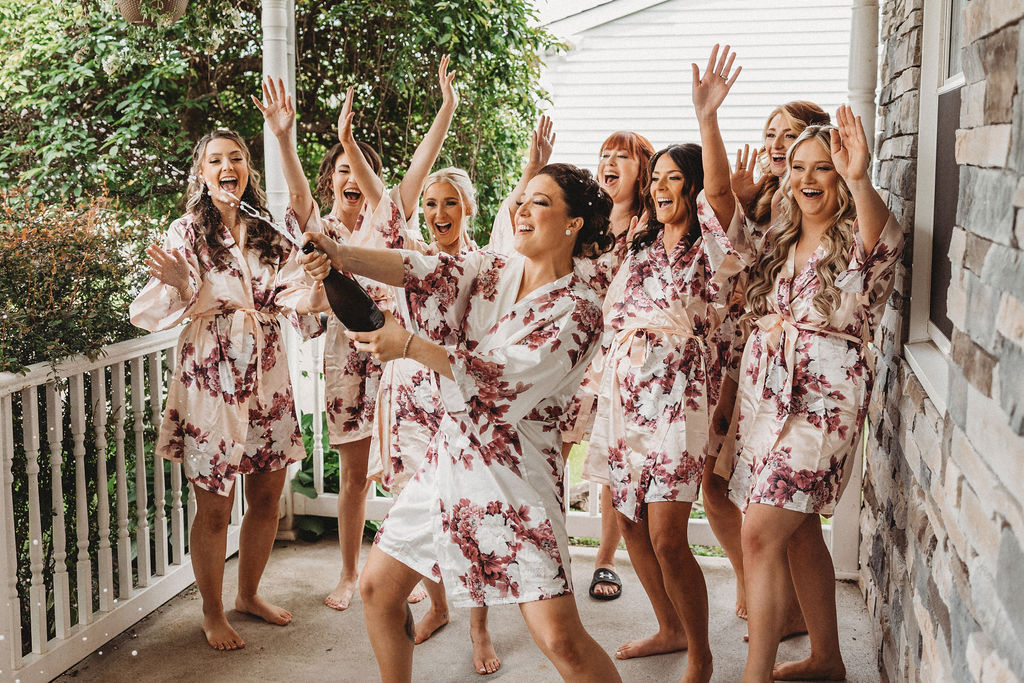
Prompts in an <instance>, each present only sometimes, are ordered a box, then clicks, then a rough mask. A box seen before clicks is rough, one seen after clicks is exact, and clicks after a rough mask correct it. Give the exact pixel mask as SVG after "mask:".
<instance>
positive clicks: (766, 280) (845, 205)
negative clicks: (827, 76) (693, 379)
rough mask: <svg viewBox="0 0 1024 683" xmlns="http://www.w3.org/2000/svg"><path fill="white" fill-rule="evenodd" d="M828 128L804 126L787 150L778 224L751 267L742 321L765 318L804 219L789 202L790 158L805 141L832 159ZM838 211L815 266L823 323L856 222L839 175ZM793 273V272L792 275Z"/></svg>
mask: <svg viewBox="0 0 1024 683" xmlns="http://www.w3.org/2000/svg"><path fill="white" fill-rule="evenodd" d="M832 130H835V128H834V127H833V126H808V127H807V128H805V129H804V132H803V133H801V134H800V137H798V138H797V139H796V140H795V141H794V142H793V145H792V146H791V147H790V148H789V152H788V153H787V154H786V165H787V167H788V170H787V171H786V175H785V177H784V178H783V179H782V185H781V187H782V201H781V203H780V206H779V209H780V217H779V220H778V221H777V222H776V223H775V225H774V226H773V227H772V229H771V231H770V232H769V233H768V235H767V236H766V240H768V244H769V245H770V246H769V248H768V249H766V250H764V251H762V253H761V257H760V259H759V260H758V263H757V265H756V266H755V269H754V273H753V275H752V277H751V279H750V285H749V286H748V287H747V291H746V295H747V309H748V313H747V314H746V315H745V316H744V319H745V320H753V319H756V318H760V317H761V316H763V315H765V314H767V313H768V310H769V308H768V297H770V296H771V295H772V292H773V291H774V289H775V281H776V279H777V278H778V276H779V272H780V271H781V270H782V266H783V264H784V263H785V262H786V259H787V258H788V257H789V248H790V247H791V246H792V245H794V244H796V241H797V240H798V239H799V238H800V233H801V226H802V224H803V214H802V213H801V212H800V207H799V206H798V205H797V203H796V201H795V200H794V198H793V186H792V185H791V184H790V174H791V173H792V169H793V155H794V154H795V153H796V150H797V148H799V147H800V145H802V144H803V143H805V142H814V143H817V144H819V145H821V146H822V148H823V149H824V150H825V151H826V152H828V153H829V158H831V156H832V148H831V137H830V131H832ZM838 192H839V207H838V209H837V210H836V213H835V215H834V216H833V217H832V221H831V223H830V225H829V227H828V228H827V229H826V230H825V233H824V234H823V235H822V237H821V243H822V245H824V247H825V255H824V256H823V257H822V258H821V259H820V260H819V261H818V262H817V263H816V264H815V266H814V274H815V275H816V276H817V277H818V281H819V282H820V283H821V289H820V290H819V291H818V293H817V294H815V295H814V308H815V309H816V310H817V311H818V312H819V313H820V314H821V315H822V316H824V318H825V320H826V321H827V320H828V319H829V318H830V317H831V316H832V312H833V311H834V310H835V309H836V307H837V306H838V305H839V288H838V287H836V277H837V276H838V275H839V273H841V272H842V271H843V270H845V269H846V267H847V266H848V265H849V262H850V247H851V246H852V245H853V236H854V235H853V230H854V228H853V224H854V221H855V220H856V219H857V207H856V205H855V204H854V203H853V195H851V194H850V188H849V187H847V185H846V181H845V180H843V178H842V176H839V178H838ZM795 275H796V274H795V273H794V276H795Z"/></svg>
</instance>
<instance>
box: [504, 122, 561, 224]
mask: <svg viewBox="0 0 1024 683" xmlns="http://www.w3.org/2000/svg"><path fill="white" fill-rule="evenodd" d="M553 125H554V124H553V123H552V121H551V117H550V116H548V115H547V114H541V115H540V118H539V119H537V127H536V128H534V129H533V132H532V133H530V153H529V154H528V155H527V157H526V165H525V166H524V167H523V175H522V176H520V178H519V182H518V183H516V186H515V189H513V190H512V194H510V195H509V197H510V198H511V199H512V201H513V204H512V205H513V207H514V206H515V202H518V201H519V198H520V197H522V196H523V192H525V191H526V186H527V185H528V184H529V183H530V181H531V180H533V177H534V176H535V175H537V173H538V172H539V171H540V169H542V168H544V167H545V166H547V165H548V159H550V158H551V148H552V147H553V146H554V144H555V134H554V133H553V132H552V131H551V129H552V127H553Z"/></svg>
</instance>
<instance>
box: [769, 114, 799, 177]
mask: <svg viewBox="0 0 1024 683" xmlns="http://www.w3.org/2000/svg"><path fill="white" fill-rule="evenodd" d="M799 136H800V131H798V130H797V129H796V128H795V127H794V126H793V124H792V123H791V122H790V120H789V119H788V118H787V117H786V115H785V114H783V113H782V112H779V113H778V114H776V115H775V116H773V117H772V119H771V121H769V122H768V127H767V128H765V130H764V148H765V150H766V151H767V153H768V168H769V170H771V172H772V175H774V176H776V177H777V178H781V177H782V176H784V175H786V152H788V151H789V148H790V147H791V146H792V145H793V142H794V141H795V140H796V139H797V138H798V137H799Z"/></svg>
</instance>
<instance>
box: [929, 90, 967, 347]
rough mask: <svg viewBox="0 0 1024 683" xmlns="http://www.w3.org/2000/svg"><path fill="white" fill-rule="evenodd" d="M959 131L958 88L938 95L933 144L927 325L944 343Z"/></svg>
mask: <svg viewBox="0 0 1024 683" xmlns="http://www.w3.org/2000/svg"><path fill="white" fill-rule="evenodd" d="M959 127H960V88H957V89H956V90H952V91H950V92H946V93H942V94H941V95H939V115H938V126H937V133H938V135H937V136H936V140H935V214H934V216H933V217H932V288H931V289H932V294H931V316H930V318H931V321H932V322H933V323H934V324H935V326H936V327H938V328H939V330H941V331H942V334H944V335H945V336H946V338H947V339H949V338H952V336H953V323H952V322H950V320H949V317H947V315H946V292H947V290H949V281H950V278H951V271H950V263H949V242H950V239H951V238H952V236H953V224H954V223H955V222H956V204H957V197H958V194H959V191H960V168H959V167H958V166H957V165H956V155H955V147H956V129H957V128H959Z"/></svg>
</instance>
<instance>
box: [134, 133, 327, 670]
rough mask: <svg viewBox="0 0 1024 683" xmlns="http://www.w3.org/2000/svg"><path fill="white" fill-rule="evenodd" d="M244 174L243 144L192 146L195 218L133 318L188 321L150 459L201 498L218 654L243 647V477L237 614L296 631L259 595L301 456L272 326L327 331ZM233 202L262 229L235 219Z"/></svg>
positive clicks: (158, 324) (206, 140)
mask: <svg viewBox="0 0 1024 683" xmlns="http://www.w3.org/2000/svg"><path fill="white" fill-rule="evenodd" d="M289 141H290V139H289ZM286 151H287V150H286ZM291 152H292V154H293V155H294V148H292V150H291ZM295 159H296V162H297V156H296V157H295ZM249 163H250V162H249V153H248V150H247V149H246V147H245V143H244V142H243V141H242V139H241V138H240V137H239V136H238V134H237V133H234V132H231V131H216V132H214V133H212V134H210V135H207V136H205V137H203V138H202V139H201V140H200V141H199V142H198V143H197V144H196V147H195V150H194V151H193V158H192V170H191V172H190V177H191V178H193V180H192V181H191V182H190V184H189V188H188V195H187V206H188V214H186V215H185V216H184V217H182V218H180V219H178V220H176V221H175V222H174V223H172V224H171V227H170V229H169V230H168V232H167V235H166V237H165V239H164V244H163V248H161V247H158V246H156V245H151V246H150V247H149V248H148V249H147V254H148V255H149V257H150V258H149V260H148V261H147V264H148V265H149V266H150V271H151V273H152V275H153V278H152V279H151V280H150V281H149V283H148V284H147V285H146V287H145V288H144V289H143V290H142V292H141V293H140V294H139V296H138V297H137V298H136V299H135V301H134V302H132V305H131V309H130V310H131V319H132V322H133V323H134V324H136V325H139V326H140V327H143V328H145V329H147V330H160V329H168V328H171V327H174V326H175V325H177V324H179V323H181V322H182V321H185V320H188V324H187V325H186V326H185V328H184V329H183V330H182V333H181V338H180V340H179V342H178V352H177V363H176V365H175V369H174V375H173V378H172V380H171V382H170V385H169V386H168V392H167V404H166V407H165V411H164V419H163V421H162V423H161V425H160V432H159V436H158V438H157V446H156V453H157V455H159V456H161V457H164V458H167V459H169V460H174V461H177V462H182V463H183V468H184V471H185V475H186V476H187V477H188V479H189V481H191V482H192V484H193V489H192V490H193V495H194V496H195V500H196V503H197V512H196V517H195V519H194V521H193V523H192V527H191V532H190V537H189V539H190V540H189V548H190V550H191V555H192V567H193V570H194V571H195V575H196V584H197V585H198V587H199V592H200V594H201V595H202V598H203V631H204V633H205V635H206V638H207V641H208V642H209V643H210V645H211V646H212V647H214V648H216V649H219V650H233V649H237V648H240V647H244V645H245V641H244V640H243V639H242V638H241V636H240V635H239V634H238V633H237V632H236V631H235V630H234V629H233V628H232V627H231V625H230V624H229V623H228V621H227V618H226V617H225V614H224V605H223V602H222V596H221V587H222V582H223V576H224V554H225V550H224V549H225V544H226V543H227V526H228V522H229V520H230V515H231V509H232V506H233V496H232V495H231V494H232V492H233V487H234V482H235V480H236V479H237V476H238V475H239V474H246V475H248V476H247V478H246V485H245V496H246V500H247V502H248V507H247V508H246V512H245V517H244V519H243V523H242V536H241V539H240V543H239V562H238V566H239V569H238V594H237V596H236V598H235V608H236V609H237V610H239V611H242V612H249V613H251V614H254V615H256V616H258V617H260V618H262V619H264V620H266V621H268V622H270V623H274V624H279V625H286V624H288V623H289V622H290V621H291V614H290V613H289V612H288V611H287V610H285V609H283V608H281V607H278V606H276V605H272V604H270V603H268V602H266V601H265V600H263V599H262V598H261V597H260V596H259V595H258V593H257V589H258V587H259V582H260V578H261V576H262V574H263V569H264V567H265V565H266V563H267V559H268V558H269V556H270V551H271V549H272V547H273V543H274V536H275V534H276V532H277V518H278V501H279V499H280V496H281V490H282V488H283V486H284V481H285V476H286V466H287V465H288V463H289V462H293V461H295V460H299V459H301V458H302V457H303V456H304V455H305V449H304V447H303V444H302V439H301V438H300V435H299V428H298V424H297V421H296V417H295V407H294V404H293V400H292V390H291V382H290V379H289V376H288V364H287V362H286V359H285V353H284V347H283V345H282V343H281V331H280V327H279V324H278V321H277V316H278V315H283V316H285V317H287V318H289V319H290V320H291V322H292V324H294V325H295V326H296V327H298V328H299V330H300V332H302V333H303V334H304V335H308V334H318V333H319V332H320V331H321V330H320V329H319V320H318V319H317V318H316V317H315V316H310V315H300V314H303V313H308V312H309V311H310V310H312V307H313V306H315V305H317V303H316V302H315V301H311V300H310V298H309V295H310V293H311V288H310V286H309V284H308V283H307V280H306V278H305V276H304V274H303V271H302V268H301V267H300V266H299V264H298V262H297V260H296V253H297V250H296V249H295V248H294V247H293V246H292V244H291V243H290V242H288V241H286V240H284V239H283V238H282V237H281V236H280V235H278V234H277V233H276V232H275V231H274V230H273V229H272V228H271V226H270V225H269V224H268V223H267V222H266V218H269V214H268V213H267V211H266V208H265V206H264V201H265V200H264V195H263V192H262V191H261V190H260V188H259V186H258V184H257V183H258V179H259V176H258V174H256V172H255V171H254V170H252V169H251V167H250V165H249ZM236 197H241V198H242V200H244V201H245V202H247V203H248V204H250V205H251V206H253V207H254V208H255V209H256V211H258V212H259V213H260V214H261V215H262V216H264V217H265V218H264V219H259V220H257V219H255V218H250V217H248V216H244V217H243V216H242V215H240V213H239V209H238V203H237V201H236V200H235V198H236ZM286 229H287V230H288V231H289V232H290V233H291V234H292V235H294V236H296V237H298V235H299V234H300V232H301V231H300V229H299V221H298V220H297V219H296V215H295V213H294V212H291V211H289V213H288V215H287V217H286Z"/></svg>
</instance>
